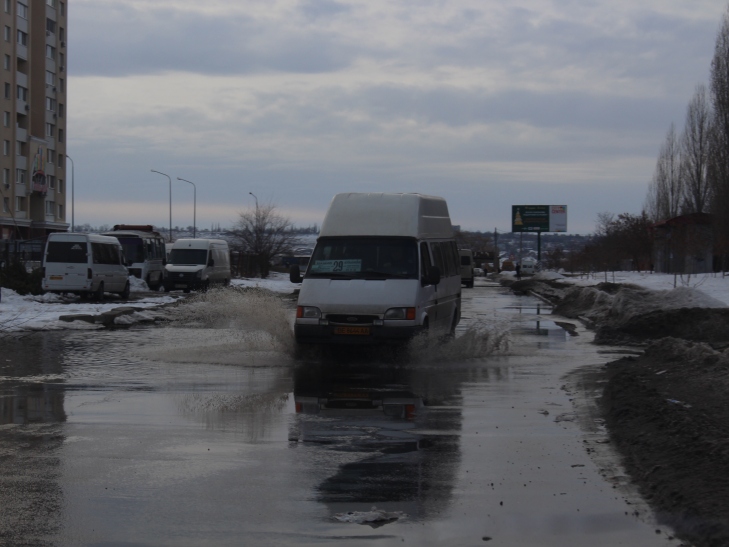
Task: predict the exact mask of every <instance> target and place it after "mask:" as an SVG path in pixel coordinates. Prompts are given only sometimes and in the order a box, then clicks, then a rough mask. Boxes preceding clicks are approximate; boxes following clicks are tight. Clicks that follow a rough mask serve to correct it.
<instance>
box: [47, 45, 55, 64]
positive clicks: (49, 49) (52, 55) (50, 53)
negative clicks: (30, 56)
mask: <svg viewBox="0 0 729 547" xmlns="http://www.w3.org/2000/svg"><path fill="white" fill-rule="evenodd" d="M46 58H47V59H52V60H53V61H55V60H56V48H54V47H53V46H49V45H48V44H46Z"/></svg>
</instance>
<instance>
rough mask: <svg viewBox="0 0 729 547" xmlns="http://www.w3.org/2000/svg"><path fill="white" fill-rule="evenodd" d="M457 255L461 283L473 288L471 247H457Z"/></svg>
mask: <svg viewBox="0 0 729 547" xmlns="http://www.w3.org/2000/svg"><path fill="white" fill-rule="evenodd" d="M458 256H459V258H460V261H461V283H462V284H463V285H465V286H466V287H468V288H469V289H472V288H473V276H474V271H473V251H472V250H471V249H458Z"/></svg>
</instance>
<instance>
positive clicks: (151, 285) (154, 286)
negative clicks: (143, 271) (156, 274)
mask: <svg viewBox="0 0 729 547" xmlns="http://www.w3.org/2000/svg"><path fill="white" fill-rule="evenodd" d="M161 284H162V283H160V282H159V281H157V283H152V276H151V275H147V287H149V290H150V291H155V292H157V291H158V290H159V287H160V285H161Z"/></svg>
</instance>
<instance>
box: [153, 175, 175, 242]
mask: <svg viewBox="0 0 729 547" xmlns="http://www.w3.org/2000/svg"><path fill="white" fill-rule="evenodd" d="M150 171H152V173H157V174H158V175H164V176H165V177H167V180H168V181H170V237H169V240H170V243H172V179H171V178H170V176H169V175H168V174H166V173H162V172H161V171H155V170H154V169H150Z"/></svg>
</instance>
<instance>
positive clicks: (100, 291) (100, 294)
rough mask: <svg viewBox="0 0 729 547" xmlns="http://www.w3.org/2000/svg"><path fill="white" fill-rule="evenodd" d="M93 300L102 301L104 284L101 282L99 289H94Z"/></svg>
mask: <svg viewBox="0 0 729 547" xmlns="http://www.w3.org/2000/svg"><path fill="white" fill-rule="evenodd" d="M94 300H96V301H97V302H103V301H104V282H103V281H102V282H101V283H99V287H98V288H97V289H96V292H95V293H94Z"/></svg>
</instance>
